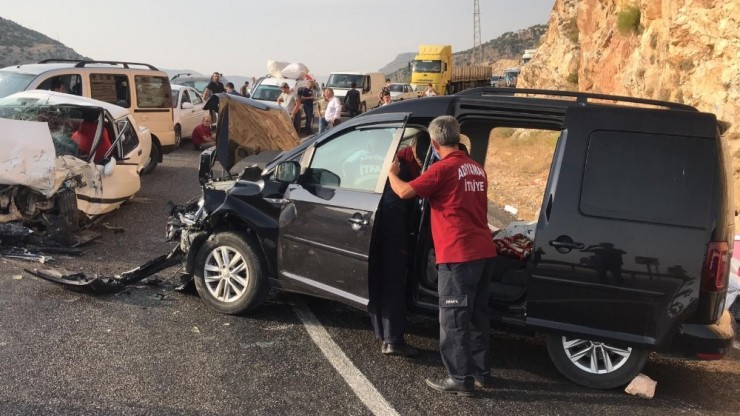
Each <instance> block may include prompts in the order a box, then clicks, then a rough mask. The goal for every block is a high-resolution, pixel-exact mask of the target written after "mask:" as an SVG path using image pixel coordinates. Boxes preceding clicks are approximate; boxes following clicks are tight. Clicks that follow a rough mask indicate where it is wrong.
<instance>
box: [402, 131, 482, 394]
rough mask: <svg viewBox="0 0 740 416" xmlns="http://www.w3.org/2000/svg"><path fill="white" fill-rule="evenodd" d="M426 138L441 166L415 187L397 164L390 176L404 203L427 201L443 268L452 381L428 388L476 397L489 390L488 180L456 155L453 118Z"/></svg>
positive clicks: (443, 327)
mask: <svg viewBox="0 0 740 416" xmlns="http://www.w3.org/2000/svg"><path fill="white" fill-rule="evenodd" d="M429 135H430V136H431V139H432V146H433V147H434V149H435V150H436V151H437V153H439V155H440V156H441V157H442V160H440V161H439V162H437V163H435V164H433V165H432V166H431V167H429V169H427V170H426V171H425V172H424V173H423V174H422V175H421V176H419V177H418V178H416V179H414V180H412V181H411V182H404V181H403V180H401V179H400V178H399V177H398V173H399V169H400V165H399V162H398V160H395V161H394V162H393V165H392V166H391V169H390V172H389V175H388V177H389V180H390V185H391V188H392V189H393V191H394V192H395V193H396V194H398V196H399V197H400V198H402V199H408V198H413V197H415V196H419V197H422V198H427V199H428V200H429V206H430V211H431V222H432V238H433V239H434V248H435V252H436V256H437V269H438V289H437V290H438V293H439V325H440V330H439V349H440V354H441V355H442V362H443V363H444V365H445V368H446V369H447V372H448V374H449V375H448V376H447V377H445V378H441V379H426V383H427V385H429V386H430V387H432V388H433V389H435V390H437V391H441V392H444V393H453V394H457V395H463V396H471V395H473V392H474V386H475V385H478V386H482V387H485V386H488V385H490V383H491V374H490V371H491V370H490V368H491V366H490V353H489V350H488V343H489V338H490V321H489V316H488V294H489V290H490V289H489V284H490V278H491V273H492V269H493V261H492V259H493V258H494V257H495V256H496V248H495V246H494V245H493V239H492V238H491V232H490V230H489V228H488V220H487V210H488V195H487V190H488V179H487V178H486V173H485V171H484V170H483V168H482V167H481V166H480V165H479V164H478V163H476V162H475V161H474V160H472V159H470V157H468V155H467V154H466V153H465V152H464V151H461V150H459V147H458V145H459V143H460V125H459V124H458V122H457V120H455V118H454V117H451V116H440V117H437V118H435V119H434V120H432V122H431V123H430V124H429Z"/></svg>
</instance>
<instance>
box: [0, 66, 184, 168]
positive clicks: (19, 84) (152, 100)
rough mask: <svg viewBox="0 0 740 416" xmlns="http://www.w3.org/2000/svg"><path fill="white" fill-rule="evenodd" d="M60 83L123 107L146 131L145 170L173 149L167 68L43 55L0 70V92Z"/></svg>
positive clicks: (76, 92)
mask: <svg viewBox="0 0 740 416" xmlns="http://www.w3.org/2000/svg"><path fill="white" fill-rule="evenodd" d="M57 83H59V84H61V85H63V87H64V91H63V92H66V93H68V94H72V95H79V96H83V97H89V98H94V99H96V100H100V101H104V102H106V103H110V104H114V105H117V106H120V107H124V108H127V109H129V111H130V112H131V114H133V116H134V118H135V119H136V121H137V122H138V123H139V124H140V125H142V126H144V127H147V128H148V129H149V130H150V131H151V134H152V151H151V160H149V161H148V162H147V165H146V167H145V168H144V171H143V173H150V172H152V171H153V170H154V168H155V167H156V166H157V164H158V163H159V162H161V161H162V154H163V153H168V152H170V151H172V150H174V149H175V148H176V145H175V131H174V130H173V129H172V92H171V91H170V80H169V79H168V78H167V73H166V72H164V71H160V70H158V69H157V68H155V67H154V66H152V65H149V64H144V63H137V62H118V61H81V60H79V59H44V60H42V61H39V62H38V63H33V64H23V65H16V66H9V67H6V68H3V69H0V97H5V96H7V95H10V94H13V93H15V92H19V91H23V90H36V89H39V90H50V89H51V88H52V86H53V85H55V84H57Z"/></svg>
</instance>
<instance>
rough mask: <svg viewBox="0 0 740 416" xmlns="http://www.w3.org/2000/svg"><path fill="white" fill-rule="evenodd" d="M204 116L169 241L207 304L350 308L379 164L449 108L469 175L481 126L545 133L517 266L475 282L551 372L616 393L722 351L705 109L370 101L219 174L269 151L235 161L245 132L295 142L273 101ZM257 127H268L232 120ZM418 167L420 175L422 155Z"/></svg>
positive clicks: (367, 244) (500, 96)
mask: <svg viewBox="0 0 740 416" xmlns="http://www.w3.org/2000/svg"><path fill="white" fill-rule="evenodd" d="M208 105H209V106H211V107H212V108H216V107H218V111H219V113H220V115H219V128H218V133H217V136H218V138H217V142H218V144H217V146H216V147H215V148H214V149H211V150H208V151H206V152H204V153H203V154H202V155H201V171H200V178H201V184H202V186H203V195H202V197H201V198H200V199H199V200H198V201H193V202H191V203H190V204H187V205H182V206H177V207H175V208H174V209H173V211H172V216H171V218H170V223H169V233H168V234H169V237H170V238H171V239H175V240H179V241H180V247H181V249H182V250H183V251H184V252H185V254H186V256H185V257H186V260H185V262H186V270H187V273H189V274H190V275H192V276H193V277H194V279H195V284H196V287H197V290H198V293H199V294H200V296H201V297H202V298H203V300H204V301H205V302H206V303H207V304H208V305H209V306H210V307H212V308H213V309H215V310H218V311H220V312H222V313H229V314H235V313H241V312H244V311H246V310H249V309H252V308H255V307H256V306H258V305H259V304H260V302H261V301H262V300H264V299H265V297H266V296H267V293H268V288H271V287H272V288H277V289H280V290H285V291H291V292H298V293H304V294H309V295H314V296H320V297H324V298H329V299H334V300H338V301H340V302H344V303H346V304H349V305H352V306H355V307H357V308H366V306H367V303H368V281H367V280H368V266H369V263H370V261H371V259H373V256H374V251H373V247H374V246H375V245H376V244H381V243H382V242H378V241H374V240H373V238H374V233H373V228H374V224H375V218H376V212H377V210H378V205H379V202H380V199H381V195H382V192H383V190H384V188H385V184H386V181H387V172H388V168H389V166H390V164H391V161H392V159H393V157H394V155H395V154H396V152H397V151H398V149H399V148H402V147H404V146H406V145H409V143H410V142H411V141H412V140H414V138H415V137H417V136H418V135H420V134H422V133H423V132H425V130H426V128H427V126H428V124H429V122H430V121H431V120H432V119H433V118H435V117H437V116H439V115H443V114H449V115H452V116H454V117H456V118H457V119H458V121H459V122H460V125H461V130H462V133H464V134H465V135H466V136H467V137H468V138H469V139H470V149H469V150H470V154H471V157H472V158H474V159H475V160H477V161H478V162H479V163H481V165H484V164H485V162H486V160H485V159H486V157H487V155H488V154H489V152H488V149H489V144H491V143H490V137H491V131H492V129H495V128H508V129H514V128H531V129H538V130H544V131H548V132H550V133H551V134H552V135H553V136H554V138H556V141H554V154H553V157H552V161H551V163H550V165H549V166H550V168H549V176H548V179H547V183H546V184H545V185H544V193H543V195H542V200H541V207H540V209H539V214H538V216H537V217H536V219H535V221H536V223H535V222H533V224H534V225H533V227H534V233H533V241H532V243H533V244H532V251H531V256H530V257H529V258H528V260H526V261H522V262H518V263H517V262H514V263H511V264H510V266H508V267H509V268H510V270H503V271H500V273H497V274H496V276H495V277H494V279H493V281H492V282H491V288H492V297H491V310H492V312H493V313H492V316H493V319H494V320H496V321H498V322H500V323H504V324H506V325H508V326H511V327H518V328H525V329H530V330H534V331H538V332H542V333H544V334H546V336H547V347H548V351H549V354H550V357H551V359H552V361H553V362H554V364H555V365H556V367H557V368H558V369H559V370H560V371H561V372H562V374H564V375H565V376H566V377H568V378H569V379H571V380H573V381H575V382H576V383H579V384H582V385H586V386H590V387H595V388H611V387H616V386H620V385H624V384H626V383H627V382H629V381H630V380H631V379H632V378H633V377H634V376H635V375H636V374H637V373H638V372H639V371H640V369H641V368H642V367H643V365H644V363H645V361H646V359H647V356H648V353H649V352H650V351H658V352H665V353H674V354H675V353H678V354H681V355H682V356H687V357H691V358H695V359H701V360H714V359H720V358H722V357H723V356H724V355H725V354H726V353H727V352H728V350H729V348H731V346H732V342H733V339H734V330H733V327H732V321H731V318H730V316H729V314H728V313H726V312H724V308H723V307H724V299H725V293H726V286H727V280H728V272H729V267H728V265H729V259H730V255H731V252H730V247H732V246H731V241H732V237H733V235H734V223H733V219H734V212H733V209H732V208H731V201H732V198H731V195H730V189H731V187H730V185H729V182H728V181H729V180H730V178H731V175H730V174H729V171H728V170H729V168H730V162H729V155H728V153H727V149H726V147H725V143H724V142H723V140H722V139H721V134H722V128H721V123H718V121H717V119H716V117H715V116H714V115H713V114H708V113H702V112H699V111H697V110H696V109H695V108H692V107H689V106H686V105H681V104H675V103H668V102H660V101H652V100H642V99H636V98H628V97H616V96H607V95H597V94H587V93H574V92H562V91H542V90H505V89H491V88H478V89H471V90H467V91H464V92H461V93H459V94H456V95H452V96H440V97H429V98H425V99H420V100H410V101H404V102H400V103H397V104H392V105H388V106H383V107H380V108H378V109H376V110H374V111H371V112H368V113H366V114H363V115H361V116H359V117H355V118H353V119H350V120H348V121H346V122H344V123H342V124H340V125H339V126H337V127H334V128H332V129H330V130H328V131H326V132H324V133H322V134H319V135H316V136H313V137H310V138H308V139H305V140H304V141H303V142H301V143H300V144H299V145H297V146H296V147H293V148H291V149H290V150H287V151H284V152H282V153H280V154H279V155H278V156H277V157H276V158H275V159H274V160H272V161H271V162H269V163H267V164H266V165H264V166H249V167H246V168H245V169H243V170H241V171H240V172H238V173H236V174H231V173H230V169H232V168H233V167H234V164H235V163H236V161H237V160H238V159H239V155H240V154H241V155H242V156H243V155H246V154H248V153H254V152H256V151H259V150H266V148H267V147H269V146H268V145H263V146H262V147H261V148H260V149H254V148H252V149H247V150H246V151H242V152H239V151H238V148H239V147H240V146H239V145H238V144H235V143H239V142H240V140H241V141H242V142H243V140H244V139H245V138H254V137H257V136H259V135H260V132H261V131H263V133H264V135H265V136H264V137H268V136H269V137H272V138H275V137H278V136H281V135H283V136H284V137H286V138H288V137H290V138H292V139H291V140H295V133H294V132H291V129H292V127H291V125H290V122H289V120H287V116H285V117H284V114H283V113H281V112H280V111H281V110H279V109H277V108H275V107H274V106H272V105H271V104H264V103H260V102H256V101H253V100H250V99H246V98H242V97H236V96H233V95H231V96H230V95H223V94H217V95H216V96H214V97H213V98H212V99H211V100H210V101H209V103H208ZM268 115H269V116H270V117H274V118H275V120H277V119H279V120H281V121H280V122H270V123H262V126H256V125H254V124H249V123H248V120H259V119H267V117H268ZM283 118H285V120H282V119H283ZM237 121H238V122H237ZM239 126H241V127H242V128H243V129H242V130H239V129H238V128H236V127H239ZM245 126H246V128H245ZM266 126H267V127H269V128H265V127H266ZM264 143H267V142H264ZM369 156H372V157H369ZM423 156H424V155H421V156H420V157H423ZM216 160H218V162H219V163H220V164H221V165H222V167H223V169H222V173H220V174H216V170H214V169H213V166H214V165H215V162H216ZM423 161H424V167H426V166H428V165H429V164H430V163H433V162H432V161H433V157H432V154H431V151H429V152H427V154H426V157H425V158H423ZM370 165H372V166H370ZM424 167H423V168H424ZM413 207H414V208H413V212H412V214H411V219H410V221H412V222H411V224H412V226H411V227H409V230H410V233H409V235H408V248H409V253H410V256H409V258H410V259H411V261H410V264H409V268H408V277H409V279H408V281H409V287H408V301H409V304H410V306H412V307H413V308H414V309H416V310H421V311H427V312H431V313H433V312H434V311H435V310H436V308H437V299H436V296H437V294H436V275H435V272H434V268H433V267H428V264H429V262H430V258H433V257H432V256H433V242H432V239H431V235H430V230H429V212H428V205H427V203H426V201H424V200H418V201H415V203H414V205H413Z"/></svg>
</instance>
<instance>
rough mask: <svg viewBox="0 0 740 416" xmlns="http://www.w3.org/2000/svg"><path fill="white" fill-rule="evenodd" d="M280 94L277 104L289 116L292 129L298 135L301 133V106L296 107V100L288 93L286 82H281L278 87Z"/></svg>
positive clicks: (288, 86)
mask: <svg viewBox="0 0 740 416" xmlns="http://www.w3.org/2000/svg"><path fill="white" fill-rule="evenodd" d="M280 89H281V90H282V93H280V96H279V97H278V99H277V103H278V104H280V106H281V107H283V109H285V111H287V112H288V114H289V115H290V118H291V120H293V127H295V131H296V133H298V134H300V131H301V106H300V105H298V100H297V99H296V97H295V95H293V94H292V92H291V91H290V85H288V83H287V82H283V85H281V86H280Z"/></svg>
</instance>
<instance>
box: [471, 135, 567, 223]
mask: <svg viewBox="0 0 740 416" xmlns="http://www.w3.org/2000/svg"><path fill="white" fill-rule="evenodd" d="M558 135H559V133H558V132H552V131H543V130H529V129H510V128H498V129H494V130H492V131H491V136H490V142H489V146H488V153H487V155H486V166H485V169H486V173H487V174H488V199H489V200H491V201H493V203H494V204H495V205H497V206H499V207H503V206H505V205H511V206H513V207H515V208H517V209H518V210H519V212H518V214H517V218H518V219H520V220H528V221H532V220H536V219H537V212H538V211H539V209H540V205H541V204H542V196H543V195H544V192H545V186H546V185H547V175H548V173H549V171H550V164H551V162H552V157H553V153H554V151H555V144H556V143H557V138H558Z"/></svg>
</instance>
